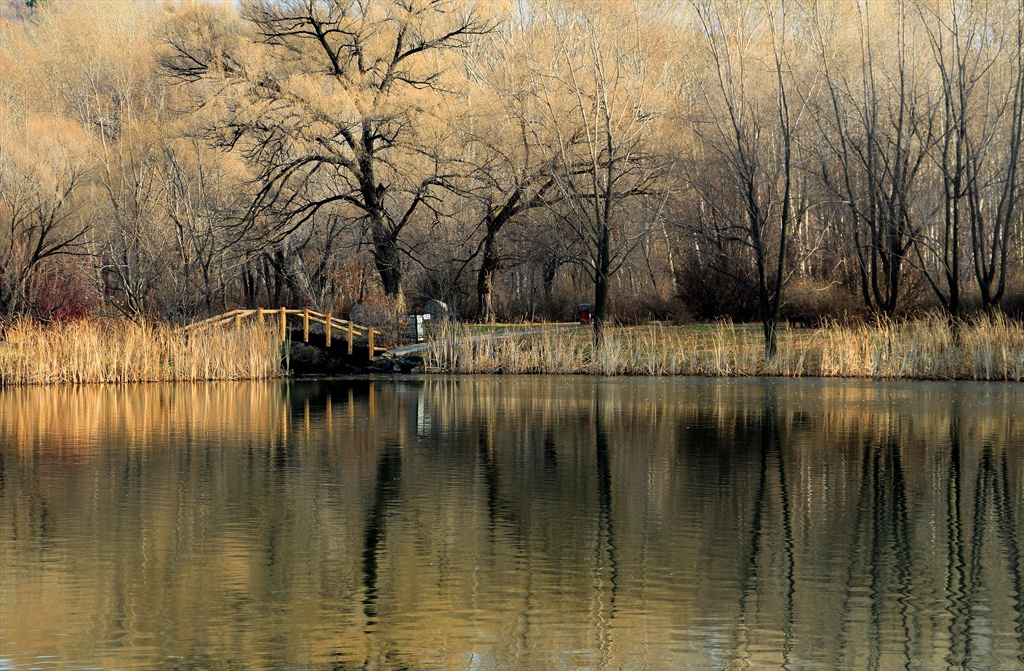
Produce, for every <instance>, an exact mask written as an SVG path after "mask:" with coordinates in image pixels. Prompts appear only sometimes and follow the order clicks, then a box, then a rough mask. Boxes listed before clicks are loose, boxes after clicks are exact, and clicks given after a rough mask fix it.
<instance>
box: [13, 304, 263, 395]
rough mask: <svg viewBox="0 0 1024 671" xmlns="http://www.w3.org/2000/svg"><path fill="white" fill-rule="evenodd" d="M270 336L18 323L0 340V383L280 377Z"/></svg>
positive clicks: (124, 323) (122, 323)
mask: <svg viewBox="0 0 1024 671" xmlns="http://www.w3.org/2000/svg"><path fill="white" fill-rule="evenodd" d="M272 331H273V329H272V328H270V327H267V326H263V327H261V326H260V325H258V324H256V325H249V326H244V327H242V328H241V329H239V330H237V331H234V330H233V331H227V330H222V329H207V330H203V331H200V332H196V333H188V334H186V333H185V331H183V330H182V329H180V328H174V327H170V326H161V325H154V324H137V323H135V322H131V321H128V320H87V321H75V322H64V323H55V324H51V325H44V324H39V323H37V322H32V321H27V320H23V321H17V322H15V323H13V324H12V325H10V326H9V327H7V329H6V333H4V336H3V338H2V339H0V386H4V385H20V384H85V383H95V382H108V383H129V382H171V381H174V382H195V381H199V380H260V379H267V378H275V377H280V376H281V365H280V363H281V350H280V341H278V340H277V338H276V336H275V335H274V333H273V332H272Z"/></svg>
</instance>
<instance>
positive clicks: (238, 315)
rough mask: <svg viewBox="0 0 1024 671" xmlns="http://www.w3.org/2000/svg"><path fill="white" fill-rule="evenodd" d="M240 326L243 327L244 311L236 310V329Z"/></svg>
mask: <svg viewBox="0 0 1024 671" xmlns="http://www.w3.org/2000/svg"><path fill="white" fill-rule="evenodd" d="M240 328H242V313H241V312H236V313H235V330H236V331H237V330H238V329H240Z"/></svg>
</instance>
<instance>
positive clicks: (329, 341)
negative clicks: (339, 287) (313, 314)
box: [324, 312, 331, 347]
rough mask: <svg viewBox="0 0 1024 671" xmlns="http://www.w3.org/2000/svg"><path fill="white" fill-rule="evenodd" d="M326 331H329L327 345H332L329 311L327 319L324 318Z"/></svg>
mask: <svg viewBox="0 0 1024 671" xmlns="http://www.w3.org/2000/svg"><path fill="white" fill-rule="evenodd" d="M324 332H325V333H327V346H328V347H330V346H331V313H330V312H328V313H327V319H325V320H324Z"/></svg>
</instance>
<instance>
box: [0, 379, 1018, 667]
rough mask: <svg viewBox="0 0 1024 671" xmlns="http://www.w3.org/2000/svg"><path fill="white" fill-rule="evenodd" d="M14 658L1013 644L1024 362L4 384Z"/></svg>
mask: <svg viewBox="0 0 1024 671" xmlns="http://www.w3.org/2000/svg"><path fill="white" fill-rule="evenodd" d="M0 503H2V507H0V568H2V575H0V578H2V580H0V659H2V661H0V667H3V668H11V669H29V668H44V669H49V668H54V669H71V668H74V669H85V668H103V669H133V668H134V669H140V668H163V669H182V670H184V669H188V670H190V671H197V670H199V669H250V668H257V669H262V668H267V669H289V668H304V669H357V668H373V669H402V668H407V669H420V668H443V669H557V668H608V669H620V668H625V669H646V668H650V669H664V668H687V667H689V668H710V669H719V668H738V667H750V668H780V667H781V668H790V669H798V668H809V669H818V668H826V669H832V668H842V669H872V668H874V669H896V668H920V669H945V668H950V667H955V668H961V667H973V668H984V669H1022V668H1024V385H1019V384H985V385H982V384H932V383H909V384H889V383H870V382H842V381H777V380H749V381H710V380H688V379H669V380H637V379H593V378H564V377H521V378H517V377H465V378H446V377H429V378H425V379H417V378H401V379H397V380H391V379H377V380H369V379H351V380H337V381H331V382H298V383H290V384H289V383H252V384H250V383H233V384H206V385H181V386H174V385H167V386H163V385H149V386H130V387H90V388H83V389H68V388H63V389H54V388H37V389H8V390H0Z"/></svg>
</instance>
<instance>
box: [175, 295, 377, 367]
mask: <svg viewBox="0 0 1024 671" xmlns="http://www.w3.org/2000/svg"><path fill="white" fill-rule="evenodd" d="M246 319H248V320H255V321H256V323H258V324H267V325H268V326H271V325H273V326H276V327H277V331H278V334H279V336H280V338H281V340H282V341H285V340H288V339H289V335H290V331H291V329H289V326H288V324H289V320H291V321H292V322H296V323H297V322H299V321H300V320H301V322H302V341H303V342H305V343H308V342H309V328H310V326H311V325H314V324H319V325H321V326H323V327H324V343H325V347H330V346H331V343H332V342H333V340H334V337H335V336H337V337H339V338H342V337H343V338H344V339H345V341H346V343H347V345H348V354H349V356H352V352H353V347H354V343H355V339H356V338H359V339H362V338H366V343H367V355H368V356H369V359H370V360H371V361H372V360H373V359H374V357H375V356H376V355H377V354H381V353H383V352H386V351H387V348H386V347H376V346H375V345H374V342H373V341H374V336H378V335H380V331H377V330H376V329H374V328H371V327H369V326H360V325H359V324H356V323H353V322H351V321H348V320H347V319H339V318H337V317H334V316H332V315H331V314H330V313H327V314H323V313H321V312H314V311H313V310H310V309H309V308H303V309H302V310H292V309H288V308H278V309H276V310H268V309H266V308H259V309H256V310H230V311H228V312H225V313H224V314H219V315H217V316H215V317H210V318H209V319H204V320H202V321H198V322H194V323H192V324H189V325H188V326H186V327H185V330H186V331H193V330H197V329H205V328H214V327H217V326H234V328H240V327H241V325H242V321H243V320H246ZM275 322H276V323H275Z"/></svg>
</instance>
